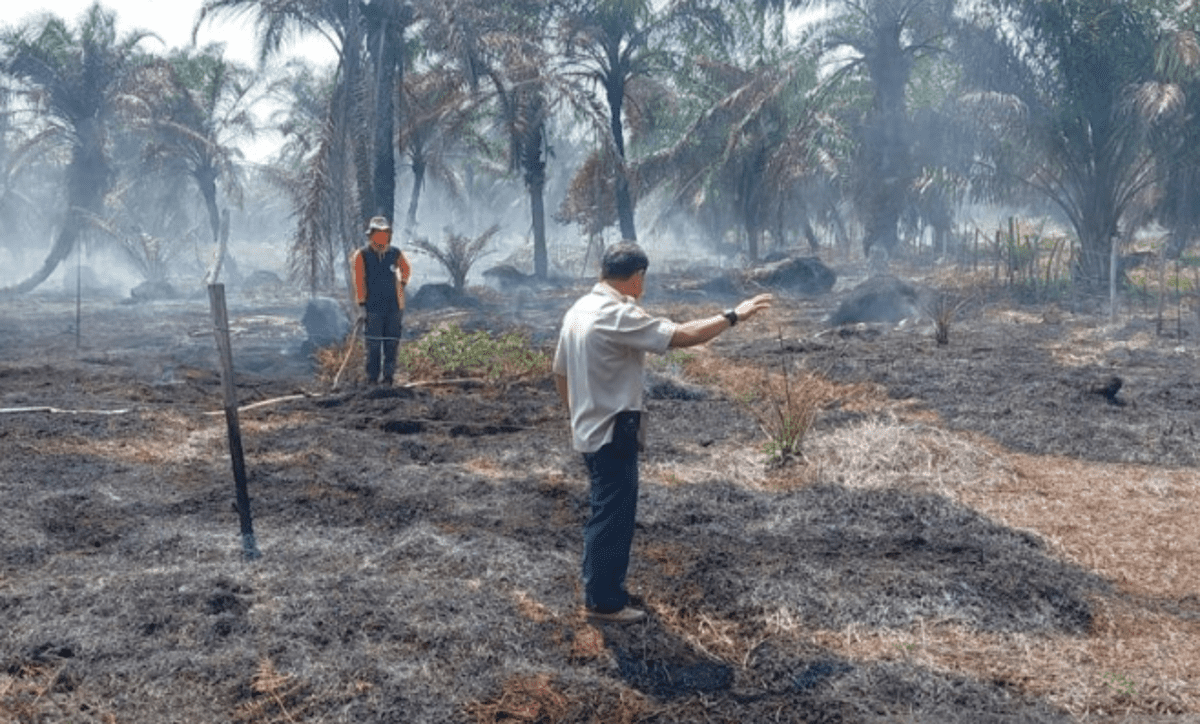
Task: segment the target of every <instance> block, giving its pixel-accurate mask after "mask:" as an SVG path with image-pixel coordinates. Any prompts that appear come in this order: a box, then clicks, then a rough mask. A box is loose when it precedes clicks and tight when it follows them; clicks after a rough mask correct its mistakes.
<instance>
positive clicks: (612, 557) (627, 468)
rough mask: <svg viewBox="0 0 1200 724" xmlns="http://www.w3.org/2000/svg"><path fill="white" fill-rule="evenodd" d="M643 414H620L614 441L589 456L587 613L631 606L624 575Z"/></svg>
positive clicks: (585, 545)
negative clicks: (588, 609)
mask: <svg viewBox="0 0 1200 724" xmlns="http://www.w3.org/2000/svg"><path fill="white" fill-rule="evenodd" d="M641 417H642V413H640V412H636V411H629V412H621V413H618V414H617V417H616V422H615V423H614V425H613V436H612V441H611V442H609V443H608V444H607V445H605V446H604V447H602V448H600V449H599V450H597V451H596V452H594V453H584V454H583V462H584V464H586V465H587V469H588V476H589V477H590V479H591V486H590V487H591V494H590V497H591V507H592V517H591V518H590V519H589V520H588V522H587V524H586V525H585V526H584V528H583V588H584V595H585V598H586V600H585V602H584V603H585V604H586V605H587V606H588V608H592V609H596V610H598V611H603V612H606V613H607V612H611V611H617V610H620V609H621V608H623V607H624V606H625V605H626V604H627V603H629V593H628V592H627V591H626V590H625V574H626V572H627V571H628V570H629V549H630V547H631V546H632V545H633V526H634V519H635V517H636V515H637V497H638V427H639V426H640V425H641Z"/></svg>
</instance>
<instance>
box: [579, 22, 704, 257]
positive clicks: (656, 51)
mask: <svg viewBox="0 0 1200 724" xmlns="http://www.w3.org/2000/svg"><path fill="white" fill-rule="evenodd" d="M561 4H562V6H563V12H562V15H561V18H562V37H561V47H562V51H561V52H562V54H563V57H564V60H565V63H566V70H565V71H564V72H565V75H566V76H567V77H574V78H578V79H580V80H583V81H585V82H587V83H591V84H594V85H596V86H599V87H600V88H601V89H603V91H604V102H605V107H606V108H607V110H608V114H607V115H608V131H609V132H608V134H607V135H606V136H605V137H603V138H604V141H605V147H606V150H607V151H608V153H609V154H610V155H611V158H612V165H613V167H614V169H615V173H614V174H613V175H612V187H613V196H614V203H615V205H616V212H617V219H618V223H619V226H620V230H621V237H622V238H623V239H629V240H636V239H637V229H636V227H635V225H634V213H633V212H634V200H633V195H632V193H631V188H630V178H629V166H628V158H627V154H626V148H625V141H626V138H625V126H624V118H623V114H624V107H625V101H626V99H627V93H628V88H629V83H630V81H632V80H633V79H634V78H637V77H640V76H653V75H655V74H656V73H658V72H660V71H663V70H665V69H667V68H669V67H670V65H671V63H672V57H671V54H670V53H669V52H667V51H666V49H665V48H664V47H662V46H656V44H655V41H656V37H663V38H670V37H671V36H672V35H673V34H674V33H675V32H677V31H679V30H681V29H684V30H687V29H690V28H688V27H687V26H689V25H691V26H693V27H694V26H697V25H698V26H701V27H704V28H705V29H707V30H708V31H709V32H712V33H715V34H717V35H724V34H725V32H726V30H725V27H724V21H723V17H722V16H721V14H720V13H716V12H709V11H708V10H709V9H707V8H704V7H703V4H702V3H694V2H688V1H686V0H672V1H671V2H670V3H668V4H666V5H665V6H664V7H661V9H660V8H659V6H660V5H661V3H656V2H652V0H562V3H561ZM591 165H592V166H596V165H605V164H596V163H593V164H591Z"/></svg>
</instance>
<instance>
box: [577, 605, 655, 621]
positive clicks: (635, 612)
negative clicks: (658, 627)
mask: <svg viewBox="0 0 1200 724" xmlns="http://www.w3.org/2000/svg"><path fill="white" fill-rule="evenodd" d="M587 618H588V621H590V622H591V623H619V624H622V625H624V624H629V623H637V622H638V621H641V620H643V619H644V618H646V612H645V611H643V610H642V609H640V608H632V607H630V606H626V607H625V608H622V609H620V610H619V611H613V612H611V613H602V612H600V611H593V610H591V609H589V610H588V612H587Z"/></svg>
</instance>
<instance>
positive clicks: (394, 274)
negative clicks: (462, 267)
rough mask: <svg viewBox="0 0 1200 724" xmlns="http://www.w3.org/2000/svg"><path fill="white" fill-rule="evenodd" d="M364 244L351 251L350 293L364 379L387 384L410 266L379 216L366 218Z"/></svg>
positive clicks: (393, 366)
mask: <svg viewBox="0 0 1200 724" xmlns="http://www.w3.org/2000/svg"><path fill="white" fill-rule="evenodd" d="M367 237H368V239H369V241H368V243H367V245H366V246H364V247H362V248H361V249H359V250H358V251H356V252H354V256H353V257H352V259H351V266H352V267H353V269H354V293H355V296H356V297H357V299H358V308H359V310H360V312H359V314H360V318H363V319H365V323H366V329H365V330H364V332H363V337H364V338H365V339H366V345H367V350H366V351H367V383H368V384H375V383H377V382H379V383H382V384H385V385H390V384H392V381H393V378H394V376H395V374H396V348H397V347H398V345H399V343H400V331H401V323H402V321H403V319H404V287H405V286H406V285H407V284H408V279H409V277H410V276H412V267H411V266H409V263H408V259H406V258H405V256H404V253H403V252H402V251H400V250H399V249H397V248H396V247H394V246H392V245H391V244H392V226H391V224H389V223H388V220H387V219H386V218H385V217H383V216H375V217H372V219H371V220H370V221H369V222H367Z"/></svg>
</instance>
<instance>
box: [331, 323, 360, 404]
mask: <svg viewBox="0 0 1200 724" xmlns="http://www.w3.org/2000/svg"><path fill="white" fill-rule="evenodd" d="M365 321H366V320H365V319H363V318H362V317H359V318H358V319H357V320H355V322H354V329H352V330H351V331H350V343H349V344H347V345H346V356H345V357H343V358H342V364H341V366H340V367H338V371H337V374H336V375H334V376H333V387H332V389H334V390H336V389H337V386H338V380H340V379H341V378H342V372H345V371H346V363H347V362H349V361H350V356H351V355H353V354H354V343H355V342H357V341H358V328H359V327H361V326H363V323H364V322H365Z"/></svg>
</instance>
